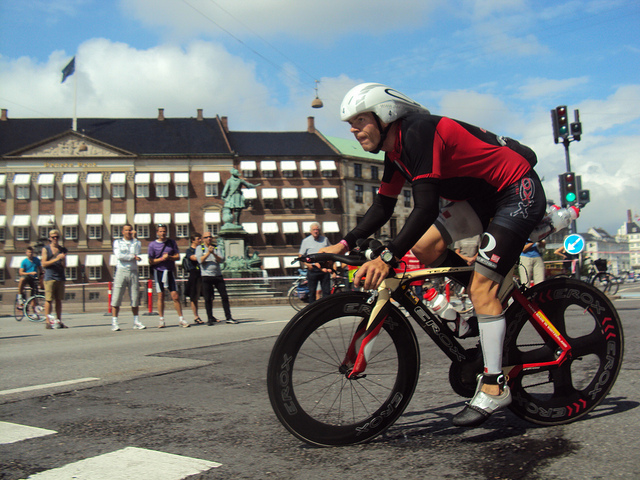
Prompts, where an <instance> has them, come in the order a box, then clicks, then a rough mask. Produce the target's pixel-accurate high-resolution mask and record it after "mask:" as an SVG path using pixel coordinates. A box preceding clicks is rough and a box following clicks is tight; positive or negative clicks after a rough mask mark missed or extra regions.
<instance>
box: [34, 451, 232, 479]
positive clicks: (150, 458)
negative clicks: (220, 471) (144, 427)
mask: <svg viewBox="0 0 640 480" xmlns="http://www.w3.org/2000/svg"><path fill="white" fill-rule="evenodd" d="M221 465H222V464H221V463H217V462H210V461H208V460H201V459H199V458H191V457H183V456H181V455H173V454H171V453H164V452H157V451H154V450H146V449H144V448H136V447H127V448H123V449H122V450H116V451H115V452H111V453H105V454H104V455H99V456H97V457H92V458H86V459H84V460H80V461H79V462H74V463H70V464H68V465H65V466H64V467H60V468H54V469H52V470H47V471H44V472H40V473H36V474H35V475H31V476H30V477H29V479H34V480H69V479H71V478H72V479H74V480H131V479H133V478H134V479H136V480H179V479H182V478H185V477H188V476H189V475H196V474H198V473H202V472H204V471H206V470H209V469H211V468H217V467H219V466H221Z"/></svg>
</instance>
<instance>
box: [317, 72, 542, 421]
mask: <svg viewBox="0 0 640 480" xmlns="http://www.w3.org/2000/svg"><path fill="white" fill-rule="evenodd" d="M340 115H341V119H342V120H343V121H346V122H348V123H349V124H350V126H351V132H352V133H353V134H354V136H355V138H356V140H358V142H359V143H360V145H361V146H362V148H363V149H364V150H365V151H367V152H371V153H378V152H379V151H384V152H385V160H384V173H383V176H382V182H381V185H380V189H379V192H378V195H376V197H375V199H374V202H373V204H372V205H371V207H370V208H369V210H368V211H367V213H366V214H365V216H364V217H363V218H362V219H361V220H360V222H359V223H358V225H357V226H356V227H355V228H354V229H353V230H352V231H351V232H349V233H348V234H347V235H345V237H344V238H343V239H342V240H341V241H340V242H339V243H338V244H336V245H334V246H331V247H327V248H325V249H323V250H322V251H324V252H328V253H336V254H342V253H345V252H346V251H348V250H350V249H351V248H353V247H355V246H356V241H357V240H358V239H360V238H366V237H367V236H369V235H371V234H373V233H374V232H376V231H377V230H379V229H380V228H381V227H382V226H383V225H384V224H385V223H386V222H387V221H388V220H389V219H390V218H391V216H392V215H393V212H394V208H395V204H396V201H397V198H398V195H399V194H400V193H401V191H402V189H403V188H404V185H405V183H409V184H410V185H411V188H412V192H413V200H414V208H413V210H412V212H411V214H410V215H409V217H408V218H407V221H406V223H405V225H404V226H403V227H402V229H401V231H400V232H399V233H398V235H397V236H396V237H395V238H394V239H393V240H391V242H390V243H388V244H387V245H386V246H384V248H383V249H381V251H380V252H378V253H379V256H378V257H377V258H375V259H374V260H371V261H369V262H367V263H365V264H364V265H363V266H362V267H361V268H360V269H359V270H358V271H357V273H356V275H355V277H354V285H355V286H358V285H360V284H362V286H363V287H364V288H365V289H372V288H377V287H378V286H379V285H380V283H381V282H382V281H383V280H384V278H386V277H387V276H388V275H389V274H390V272H391V271H392V268H393V267H394V266H396V265H397V264H398V260H399V259H401V258H402V257H403V256H404V254H405V253H406V252H407V251H408V250H409V249H411V250H412V251H413V253H414V254H415V255H416V257H418V259H419V260H420V261H421V262H422V263H424V264H425V265H430V266H438V265H443V266H467V262H466V261H465V260H463V259H462V258H461V257H460V256H459V255H457V254H456V253H455V252H454V251H453V250H451V249H449V248H447V247H448V245H450V244H452V243H454V242H456V241H457V240H462V239H464V238H468V237H471V236H474V235H478V234H481V235H482V237H481V241H480V246H479V249H478V256H477V258H476V262H475V264H474V272H473V274H472V276H471V281H470V283H468V285H469V290H468V291H469V295H470V297H471V300H472V301H473V304H474V307H475V311H476V314H477V317H478V326H479V330H480V343H481V347H482V353H483V357H484V373H483V375H480V376H479V378H478V387H477V389H476V393H475V395H474V397H473V399H472V400H471V401H470V402H469V403H468V404H467V405H466V406H465V408H464V409H463V410H462V411H461V412H459V413H458V414H457V415H455V416H454V418H453V423H454V425H457V426H468V427H472V426H477V425H480V424H482V423H483V422H484V421H485V420H486V419H487V418H488V417H489V416H490V415H491V414H492V413H493V412H495V411H496V410H498V409H500V408H503V407H506V406H507V405H509V404H510V403H511V400H512V399H511V393H510V391H509V387H508V385H506V379H505V377H504V375H503V374H502V347H503V342H504V337H505V333H506V321H505V318H504V313H503V310H502V304H501V302H500V301H499V299H498V291H499V288H500V284H501V282H502V280H503V279H504V278H505V276H507V274H508V273H509V272H510V270H511V268H512V267H513V265H514V264H515V262H516V261H517V260H518V258H519V256H520V252H521V251H522V248H523V246H524V245H525V243H526V241H527V239H528V237H529V234H530V233H531V231H532V230H533V229H534V227H535V226H536V225H537V224H538V222H539V221H540V220H541V219H542V217H543V216H544V214H545V210H546V198H545V194H544V190H543V188H542V184H541V182H540V179H539V178H538V175H537V174H536V172H535V171H534V170H533V166H534V165H535V163H536V161H537V159H536V155H535V153H534V152H533V151H532V150H531V149H530V148H528V147H526V146H525V145H522V144H520V143H519V142H517V141H515V140H513V139H511V138H507V137H502V136H498V135H495V134H493V133H491V132H489V131H487V130H485V129H482V128H479V127H476V126H473V125H470V124H467V123H464V122H460V121H458V120H453V119H450V118H447V117H442V116H438V115H432V114H431V113H430V112H429V110H427V109H426V108H425V107H423V106H422V105H420V104H419V103H417V102H415V101H413V100H412V99H410V98H409V97H407V96H406V95H403V94H402V93H400V92H398V91H396V90H394V89H392V88H390V87H387V86H385V85H381V84H375V83H366V84H361V85H358V86H356V87H354V88H353V89H352V90H350V91H349V92H348V93H347V95H346V96H345V98H344V100H343V102H342V105H341V112H340ZM441 198H444V199H447V200H449V201H450V202H449V203H446V204H445V206H444V207H443V208H440V199H441ZM466 280H468V278H467V279H466Z"/></svg>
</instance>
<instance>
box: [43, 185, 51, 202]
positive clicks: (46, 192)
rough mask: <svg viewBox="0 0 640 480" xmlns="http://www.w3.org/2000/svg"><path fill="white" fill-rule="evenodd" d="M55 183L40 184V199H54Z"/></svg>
mask: <svg viewBox="0 0 640 480" xmlns="http://www.w3.org/2000/svg"><path fill="white" fill-rule="evenodd" d="M53 195H54V190H53V185H40V200H53Z"/></svg>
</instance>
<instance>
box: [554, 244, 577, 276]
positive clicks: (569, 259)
mask: <svg viewBox="0 0 640 480" xmlns="http://www.w3.org/2000/svg"><path fill="white" fill-rule="evenodd" d="M553 253H555V254H556V255H558V256H559V257H562V268H563V270H564V273H568V274H572V273H574V268H573V261H574V260H575V258H576V256H575V255H572V254H570V253H569V252H567V251H566V250H565V248H564V245H562V246H560V247H559V248H557V249H556V250H555V251H554V252H553Z"/></svg>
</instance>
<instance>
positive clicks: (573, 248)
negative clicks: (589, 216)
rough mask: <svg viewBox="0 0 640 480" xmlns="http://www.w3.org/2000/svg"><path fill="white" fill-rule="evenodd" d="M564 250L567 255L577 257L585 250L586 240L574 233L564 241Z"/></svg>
mask: <svg viewBox="0 0 640 480" xmlns="http://www.w3.org/2000/svg"><path fill="white" fill-rule="evenodd" d="M564 249H565V250H566V251H567V253H570V254H572V255H577V254H579V253H581V252H582V250H584V238H582V236H581V235H578V234H577V233H573V234H571V235H569V236H568V237H567V238H565V239H564Z"/></svg>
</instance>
